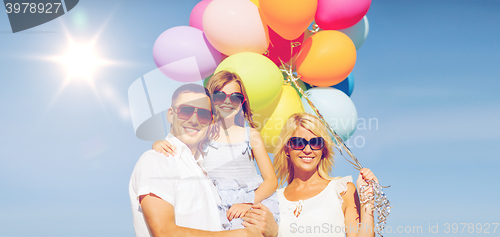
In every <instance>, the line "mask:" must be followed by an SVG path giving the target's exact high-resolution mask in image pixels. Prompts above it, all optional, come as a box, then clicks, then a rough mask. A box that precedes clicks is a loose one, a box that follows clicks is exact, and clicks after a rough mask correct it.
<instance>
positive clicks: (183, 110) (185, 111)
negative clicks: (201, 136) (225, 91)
mask: <svg viewBox="0 0 500 237" xmlns="http://www.w3.org/2000/svg"><path fill="white" fill-rule="evenodd" d="M176 110H177V111H176V113H177V117H179V118H180V119H182V120H189V118H191V116H193V114H194V113H196V116H198V121H199V122H200V123H201V124H209V123H210V121H212V111H210V110H208V109H202V108H198V107H194V106H190V105H179V107H177V109H176Z"/></svg>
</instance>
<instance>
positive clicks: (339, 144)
mask: <svg viewBox="0 0 500 237" xmlns="http://www.w3.org/2000/svg"><path fill="white" fill-rule="evenodd" d="M280 61H281V67H282V68H283V69H281V70H282V71H283V72H285V73H286V74H287V81H288V82H290V83H293V85H295V88H297V90H298V91H299V93H300V94H301V95H302V97H303V98H304V99H306V101H307V103H308V104H309V106H311V108H312V109H313V111H314V113H315V114H316V116H318V118H319V119H320V121H321V122H322V123H323V124H324V125H325V126H326V128H327V129H328V131H329V132H330V133H331V134H332V135H333V137H334V139H335V142H336V143H337V146H335V148H337V150H338V151H339V152H340V154H341V155H342V157H344V158H345V159H346V160H347V161H348V162H349V163H351V164H352V165H353V166H354V168H355V169H357V170H360V169H361V168H363V166H362V165H361V163H360V162H359V160H358V159H357V158H356V156H354V154H353V153H352V152H351V150H350V149H349V148H348V147H347V146H346V145H345V143H344V141H343V140H342V138H341V137H340V136H339V135H338V134H337V133H336V132H335V130H334V129H333V128H332V127H331V126H330V124H328V122H326V120H325V118H324V117H323V115H321V113H320V112H319V110H318V108H316V106H315V105H314V103H313V102H312V101H311V100H310V99H309V96H308V95H307V93H306V92H304V90H302V88H301V87H300V86H299V85H298V83H297V80H299V79H300V76H295V75H294V74H293V69H292V67H291V66H290V65H288V64H286V63H285V62H283V61H282V60H281V59H280ZM341 148H342V149H344V151H345V152H346V153H347V154H348V155H349V156H350V157H351V159H352V160H349V159H348V158H347V157H346V156H345V155H344V153H343V152H342V149H341Z"/></svg>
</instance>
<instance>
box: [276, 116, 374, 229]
mask: <svg viewBox="0 0 500 237" xmlns="http://www.w3.org/2000/svg"><path fill="white" fill-rule="evenodd" d="M280 138H281V139H280V141H279V144H278V146H277V148H276V152H275V156H274V168H275V170H276V172H277V174H278V178H279V179H280V186H282V185H283V184H284V183H285V182H287V183H288V186H286V187H285V188H281V189H278V201H279V206H280V217H281V223H280V225H279V236H284V237H285V236H345V235H347V237H354V236H375V234H374V232H373V227H374V221H373V199H372V200H370V201H368V202H367V203H364V204H362V205H360V203H359V198H358V193H357V191H356V187H355V186H354V184H353V183H352V178H351V177H350V176H347V177H343V178H331V177H330V176H329V175H328V173H329V172H330V171H331V167H332V166H333V162H334V161H333V150H332V147H333V145H334V144H333V143H332V141H331V139H330V136H329V134H328V132H327V130H326V127H325V126H324V125H323V124H322V123H321V121H320V120H319V119H318V118H317V117H315V116H313V115H310V114H307V113H298V114H294V115H292V116H291V117H290V118H289V119H288V120H287V122H286V124H285V126H284V128H283V130H282V131H281V135H280ZM367 180H375V181H377V182H378V180H377V178H376V177H375V175H374V174H373V173H372V172H371V171H370V170H369V169H366V168H363V169H361V170H360V174H359V177H358V180H357V185H358V187H361V186H364V185H367V182H366V181H367ZM370 192H373V191H372V190H371V189H367V190H366V191H365V193H364V194H365V195H367V194H369V193H370ZM358 224H359V225H358Z"/></svg>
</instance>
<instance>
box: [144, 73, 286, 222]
mask: <svg viewBox="0 0 500 237" xmlns="http://www.w3.org/2000/svg"><path fill="white" fill-rule="evenodd" d="M207 89H208V91H209V92H210V94H212V105H213V107H214V109H213V110H214V116H215V121H217V123H216V124H214V125H213V127H212V129H213V131H214V133H215V134H216V136H215V138H214V139H213V140H212V141H208V142H207V143H206V144H205V145H204V152H205V155H204V159H203V166H204V168H205V170H206V171H207V174H208V176H209V177H210V178H211V179H212V180H213V182H214V184H215V185H216V187H217V189H218V192H219V196H220V197H221V200H222V204H221V206H219V210H220V212H221V220H222V225H223V229H225V230H230V229H238V228H243V225H242V224H241V223H242V222H243V220H242V219H241V218H242V217H243V216H244V215H245V214H246V213H247V212H248V210H250V208H251V205H252V204H257V203H260V202H262V204H263V205H265V206H266V207H268V208H269V209H270V211H271V212H272V213H273V215H274V218H275V221H276V222H277V223H279V207H278V202H277V196H276V193H275V191H276V188H277V187H278V181H277V178H276V175H275V173H274V170H273V167H272V164H271V160H270V159H269V156H268V155H267V152H266V149H265V147H264V142H263V141H262V137H261V136H260V133H259V132H258V131H257V130H256V129H255V128H254V127H255V124H254V122H253V120H252V111H251V110H250V102H249V101H248V97H247V94H246V92H245V87H244V86H243V81H242V80H241V79H240V78H239V76H238V75H237V74H236V73H232V72H228V71H221V72H218V73H216V74H215V75H213V76H212V77H211V78H210V79H209V81H208V84H207ZM245 122H247V123H248V125H249V126H245ZM153 149H154V150H156V151H158V152H162V153H164V154H165V155H166V156H168V154H175V149H176V148H175V147H172V145H171V144H169V143H168V142H167V141H164V140H162V141H156V142H155V143H154V144H153ZM253 158H255V160H256V161H257V165H258V166H259V170H260V172H261V174H262V177H261V176H259V175H258V174H257V170H256V169H255V165H254V162H253Z"/></svg>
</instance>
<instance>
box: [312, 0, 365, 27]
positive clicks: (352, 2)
mask: <svg viewBox="0 0 500 237" xmlns="http://www.w3.org/2000/svg"><path fill="white" fill-rule="evenodd" d="M371 3H372V0H318V10H317V11H316V16H315V20H316V24H318V26H319V27H320V28H321V29H323V30H340V29H345V28H347V27H351V26H353V25H354V24H356V23H358V22H359V21H360V20H361V19H363V16H365V15H366V13H367V12H368V9H369V8H370V4H371Z"/></svg>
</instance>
